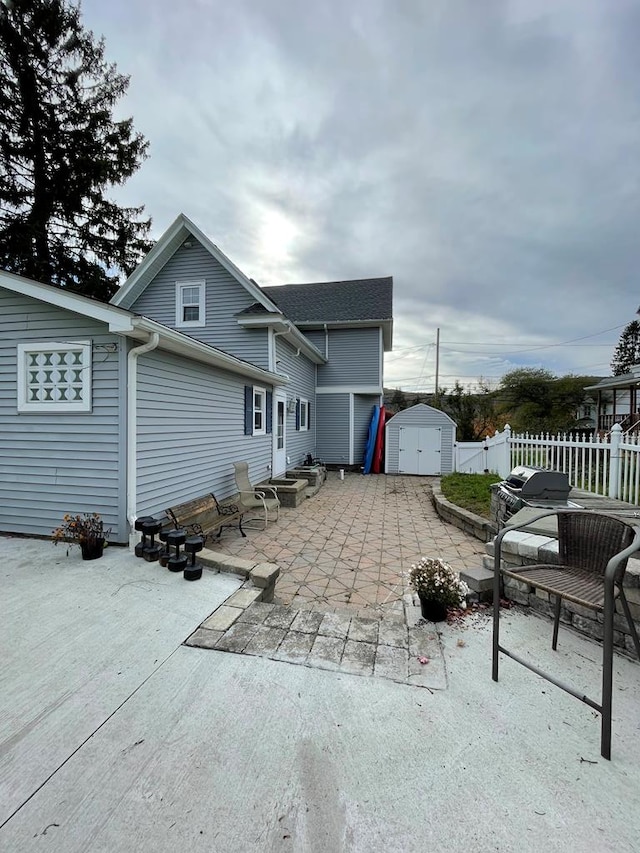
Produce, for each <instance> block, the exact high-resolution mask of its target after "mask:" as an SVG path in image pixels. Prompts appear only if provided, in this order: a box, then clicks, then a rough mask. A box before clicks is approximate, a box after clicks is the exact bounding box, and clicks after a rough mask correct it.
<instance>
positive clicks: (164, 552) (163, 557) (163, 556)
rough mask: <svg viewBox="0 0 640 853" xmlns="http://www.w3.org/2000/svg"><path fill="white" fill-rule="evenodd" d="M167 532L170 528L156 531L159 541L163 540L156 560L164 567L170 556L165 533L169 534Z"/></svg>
mask: <svg viewBox="0 0 640 853" xmlns="http://www.w3.org/2000/svg"><path fill="white" fill-rule="evenodd" d="M169 532H170V530H161V531H160V533H158V539H159V540H160V541H161V542H164V548H162V549H161V550H160V556H159V558H158V562H159V563H160V565H161V566H164V567H165V569H166V567H167V562H168V561H169V557H170V556H171V551H170V550H169V543H168V542H167V535H168V534H169Z"/></svg>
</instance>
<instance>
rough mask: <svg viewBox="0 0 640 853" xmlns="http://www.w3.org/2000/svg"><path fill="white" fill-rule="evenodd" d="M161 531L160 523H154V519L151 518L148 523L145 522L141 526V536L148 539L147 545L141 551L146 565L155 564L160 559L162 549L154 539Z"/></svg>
mask: <svg viewBox="0 0 640 853" xmlns="http://www.w3.org/2000/svg"><path fill="white" fill-rule="evenodd" d="M161 529H162V522H161V521H156V519H155V518H152V519H151V520H150V521H147V522H145V523H144V524H143V525H142V532H143V534H144V535H146V536H148V537H149V542H148V544H147V545H146V546H145V547H144V548H143V549H142V557H143V558H144V559H145V560H146V561H147V563H155V562H156V560H157V559H158V558H159V557H160V551H161V550H162V549H161V547H160V545H158V544H157V543H156V541H155V537H156V535H157V534H158V533H160V530H161Z"/></svg>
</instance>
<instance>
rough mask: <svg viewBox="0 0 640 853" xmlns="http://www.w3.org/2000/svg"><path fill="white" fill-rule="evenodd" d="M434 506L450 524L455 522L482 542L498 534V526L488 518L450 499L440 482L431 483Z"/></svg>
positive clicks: (438, 513) (439, 514) (455, 524)
mask: <svg viewBox="0 0 640 853" xmlns="http://www.w3.org/2000/svg"><path fill="white" fill-rule="evenodd" d="M431 489H432V500H433V506H434V509H435V511H436V513H437V515H438V516H439V517H440V518H441V519H442V520H443V521H446V522H447V523H448V524H453V525H454V526H455V527H458V528H459V529H460V530H464V532H465V533H468V534H469V535H470V536H475V538H476V539H479V540H480V541H481V542H489V540H491V539H493V537H494V536H495V535H496V532H497V531H496V528H495V525H493V524H492V523H491V522H490V521H489V519H488V518H482V517H481V516H479V515H474V514H473V513H472V512H469V511H468V510H466V509H462V508H461V507H459V506H456V505H455V504H452V503H451V501H448V500H447V499H446V498H445V497H444V496H443V494H442V492H441V490H440V482H439V481H438V482H437V483H436V482H434V483H432V485H431Z"/></svg>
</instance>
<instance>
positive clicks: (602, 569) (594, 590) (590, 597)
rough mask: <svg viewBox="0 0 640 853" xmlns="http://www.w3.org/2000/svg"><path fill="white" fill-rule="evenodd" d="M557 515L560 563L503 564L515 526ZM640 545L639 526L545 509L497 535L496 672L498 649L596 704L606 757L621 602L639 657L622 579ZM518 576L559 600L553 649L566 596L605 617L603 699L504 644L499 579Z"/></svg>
mask: <svg viewBox="0 0 640 853" xmlns="http://www.w3.org/2000/svg"><path fill="white" fill-rule="evenodd" d="M550 515H557V517H558V552H559V563H558V564H556V565H535V566H518V567H515V568H504V567H503V566H502V565H501V563H502V556H501V555H502V540H503V538H504V536H505V535H506V534H508V533H509V532H510V531H512V530H517V529H519V528H522V527H526V526H527V525H529V524H531V523H532V522H534V521H537V520H538V519H540V518H544V517H545V516H550ZM639 549H640V527H636V526H632V525H630V524H627V523H625V522H624V521H621V520H619V519H618V518H614V517H612V516H607V515H601V514H598V513H594V512H586V511H585V512H580V511H576V510H555V511H553V512H550V511H547V512H542V513H540V515H538V516H536V517H535V518H530V519H527V521H525V522H523V523H522V524H512V525H509V526H508V527H505V528H504V529H503V530H502V531H501V532H500V533H499V534H498V536H496V539H495V564H494V581H493V672H492V677H493V680H494V681H497V680H498V659H499V653H500V652H502V653H503V654H505V655H507V656H508V657H510V658H513V660H515V661H517V662H518V663H521V664H523V666H526V667H527V668H528V669H530V670H532V671H533V672H535V673H537V674H538V675H540V676H542V678H545V679H546V680H547V681H550V682H551V683H552V684H555V685H556V686H557V687H560V688H561V689H562V690H565V691H566V692H567V693H570V694H571V695H572V696H575V697H576V698H577V699H580V700H581V701H582V702H585V703H586V704H587V705H589V706H590V707H591V708H595V710H596V711H598V712H599V713H600V714H601V716H602V724H601V738H600V751H601V754H602V756H603V758H607V759H610V758H611V700H612V687H613V617H614V613H615V604H616V600H619V601H620V604H621V605H622V611H623V613H624V615H625V616H626V617H627V622H628V623H629V630H630V632H631V636H632V637H633V642H634V645H635V649H636V654H637V655H638V658H640V642H639V641H638V634H637V632H636V628H635V625H634V623H633V619H632V617H631V612H630V610H629V605H628V603H627V599H626V597H625V594H624V589H623V587H622V580H623V577H624V573H625V570H626V566H627V560H628V558H629V555H630V554H633V553H634V551H637V550H639ZM501 576H506V577H508V578H514V579H515V580H518V581H522V582H523V583H525V584H528V585H529V586H532V587H535V588H536V589H540V590H544V591H545V592H548V593H549V594H550V596H551V597H552V598H554V599H555V601H554V603H555V611H554V620H553V639H552V643H551V647H552V649H554V650H555V649H556V648H557V645H558V626H559V624H560V607H561V605H562V600H563V599H567V600H568V601H572V602H574V603H576V604H579V605H581V606H582V607H587V608H589V609H590V610H594V611H596V612H598V613H601V614H602V615H603V621H604V642H603V653H602V697H601V701H600V702H596V701H594V700H593V699H589V698H588V697H587V696H585V695H584V694H583V693H581V692H580V691H579V690H576V689H575V688H573V687H572V686H571V685H569V684H566V683H565V682H562V681H561V680H559V679H558V678H555V677H554V676H552V675H550V674H548V673H546V672H544V671H543V670H541V669H540V668H538V667H537V666H535V665H533V664H532V663H530V662H529V661H527V660H524V659H523V658H521V657H519V656H518V655H516V654H514V653H513V652H511V651H509V650H508V649H506V648H505V647H504V646H502V645H501V644H500V579H501Z"/></svg>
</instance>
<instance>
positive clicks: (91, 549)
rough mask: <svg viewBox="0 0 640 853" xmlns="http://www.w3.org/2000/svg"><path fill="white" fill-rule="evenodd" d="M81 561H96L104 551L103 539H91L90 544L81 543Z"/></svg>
mask: <svg viewBox="0 0 640 853" xmlns="http://www.w3.org/2000/svg"><path fill="white" fill-rule="evenodd" d="M80 550H81V551H82V559H83V560H98V559H99V558H100V557H102V553H103V551H104V539H92V540H91V541H90V542H81V543H80Z"/></svg>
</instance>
